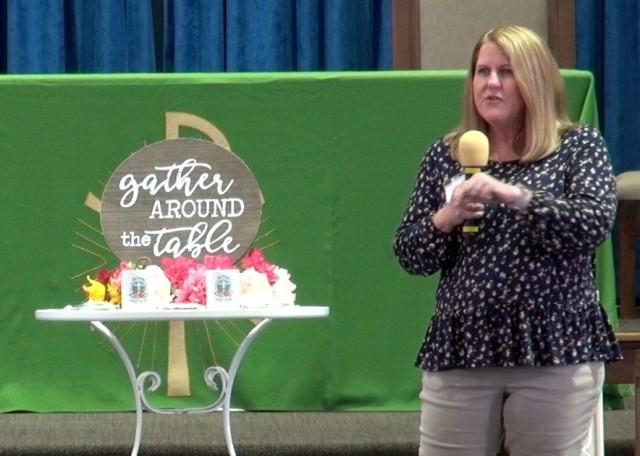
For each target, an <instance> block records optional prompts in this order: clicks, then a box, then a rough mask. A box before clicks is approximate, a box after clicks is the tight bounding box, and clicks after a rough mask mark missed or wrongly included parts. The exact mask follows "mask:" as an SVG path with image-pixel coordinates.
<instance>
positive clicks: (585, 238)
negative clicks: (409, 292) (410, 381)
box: [394, 126, 622, 372]
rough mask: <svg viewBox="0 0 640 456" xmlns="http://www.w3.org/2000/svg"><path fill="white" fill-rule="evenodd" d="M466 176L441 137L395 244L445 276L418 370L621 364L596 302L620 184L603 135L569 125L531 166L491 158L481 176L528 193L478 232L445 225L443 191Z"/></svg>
mask: <svg viewBox="0 0 640 456" xmlns="http://www.w3.org/2000/svg"><path fill="white" fill-rule="evenodd" d="M461 172H462V170H461V167H460V165H459V163H458V162H456V161H455V160H454V159H453V158H451V155H450V151H449V146H448V145H447V144H446V143H445V142H443V140H442V139H440V140H438V141H436V142H435V143H434V144H433V145H432V146H431V147H430V148H429V149H428V150H427V152H426V154H425V156H424V158H423V160H422V162H421V165H420V170H419V173H418V177H417V179H416V183H415V186H414V189H413V193H412V194H411V197H410V200H409V205H408V208H407V210H406V213H405V215H404V217H403V220H402V224H401V225H400V227H399V228H398V230H397V232H396V235H395V238H394V252H395V255H396V257H397V259H398V261H399V262H400V265H401V266H402V267H403V268H404V269H405V270H406V271H408V272H409V273H411V274H420V275H430V274H434V273H436V272H438V271H439V272H440V280H439V284H438V288H437V292H436V310H435V313H434V315H433V317H432V319H431V322H430V324H429V328H428V330H427V334H426V336H425V340H424V342H423V344H422V347H421V349H420V352H419V354H418V357H417V360H416V366H418V367H420V368H422V369H425V370H427V371H434V372H435V371H440V370H445V369H452V368H474V367H482V366H554V365H566V364H576V363H585V362H594V361H614V360H618V359H621V357H622V356H621V352H620V347H619V345H618V343H617V341H616V338H615V335H614V332H613V329H612V327H611V325H610V323H609V321H608V319H607V316H606V313H605V311H604V309H603V308H602V306H601V305H600V303H599V299H598V291H597V287H596V284H595V280H594V258H595V253H594V252H595V248H596V246H597V245H598V244H600V243H602V242H603V241H604V240H605V239H606V238H607V236H608V234H609V233H610V231H611V228H612V226H613V221H614V217H615V211H616V187H615V185H616V184H615V179H614V177H613V173H612V169H611V164H610V161H609V155H608V152H607V148H606V145H605V142H604V140H603V138H602V136H601V135H600V133H599V132H598V131H597V130H596V129H594V128H592V127H589V126H580V127H576V128H574V129H571V130H568V131H567V132H565V133H564V134H563V135H562V138H561V141H560V144H559V146H558V148H557V150H556V151H555V152H554V153H552V154H551V155H549V156H547V157H545V158H544V159H542V160H539V161H537V162H535V163H524V164H523V163H520V162H518V161H511V162H491V161H490V162H489V163H488V166H487V168H486V169H485V172H486V173H488V174H490V175H491V176H493V177H495V178H497V179H499V180H502V181H504V182H507V183H510V184H520V185H523V186H525V187H527V188H528V189H530V190H531V191H532V192H533V195H532V198H531V201H530V203H529V205H528V207H527V209H526V210H524V211H518V210H517V209H514V208H510V207H507V206H506V205H504V204H493V205H491V204H490V205H487V206H486V207H485V215H484V218H483V219H482V223H481V229H480V232H479V233H478V234H476V235H475V236H474V239H473V240H472V241H467V242H465V241H464V239H463V237H462V231H461V228H460V227H458V228H457V229H456V230H454V231H452V232H451V233H444V232H442V231H440V230H438V229H437V228H436V227H435V226H434V225H433V223H432V217H433V215H434V214H435V213H436V212H437V211H438V209H439V208H441V207H442V206H443V205H444V204H445V198H446V196H445V186H446V185H447V184H448V183H449V182H450V181H451V179H452V178H453V177H455V176H457V175H459V174H460V173H461Z"/></svg>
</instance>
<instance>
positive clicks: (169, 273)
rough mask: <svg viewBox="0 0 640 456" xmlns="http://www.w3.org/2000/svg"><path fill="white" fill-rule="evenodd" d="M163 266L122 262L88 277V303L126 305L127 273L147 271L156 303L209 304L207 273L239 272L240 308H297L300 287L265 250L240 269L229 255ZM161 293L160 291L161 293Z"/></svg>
mask: <svg viewBox="0 0 640 456" xmlns="http://www.w3.org/2000/svg"><path fill="white" fill-rule="evenodd" d="M160 264H161V265H160V266H157V265H148V266H146V267H145V266H144V264H141V263H138V264H136V263H132V262H122V263H120V265H119V267H118V268H116V269H114V270H112V271H108V270H101V271H99V272H98V273H97V274H96V277H95V278H91V277H87V280H88V282H89V283H88V284H86V285H84V286H83V287H82V288H83V290H84V291H85V294H86V297H87V300H89V301H92V302H107V303H111V304H114V305H116V306H118V307H119V306H120V305H121V303H122V275H123V271H127V270H136V269H144V270H145V271H152V274H151V277H152V280H153V286H152V287H151V288H152V289H154V290H156V295H155V296H154V298H155V300H156V301H158V302H165V303H174V304H201V305H206V304H207V271H210V270H237V271H239V275H240V293H239V303H238V304H239V305H240V306H243V307H251V306H252V305H255V306H261V307H262V306H284V305H293V304H294V303H295V298H296V295H295V293H294V291H295V289H296V285H295V284H294V283H293V282H291V276H290V274H289V272H288V271H287V270H286V269H284V268H281V267H278V266H276V265H275V264H273V263H271V262H269V261H267V259H266V258H265V256H264V253H263V251H262V249H259V248H253V249H251V250H250V251H249V252H248V253H247V254H246V255H245V256H244V257H242V258H241V259H240V267H237V266H236V265H235V264H234V261H233V258H232V257H231V256H230V255H227V254H219V255H206V256H205V257H204V259H203V261H202V262H198V261H197V260H195V259H192V258H186V257H177V258H168V257H165V258H162V259H161V261H160ZM157 290H160V291H159V292H158V291H157Z"/></svg>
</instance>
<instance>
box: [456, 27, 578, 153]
mask: <svg viewBox="0 0 640 456" xmlns="http://www.w3.org/2000/svg"><path fill="white" fill-rule="evenodd" d="M485 43H495V44H497V45H498V46H500V48H501V49H502V50H503V51H504V53H505V54H506V55H507V57H508V58H509V61H510V64H511V68H512V70H513V75H514V78H515V81H516V85H517V86H518V90H519V91H520V94H521V96H522V99H523V101H524V105H525V108H524V110H525V112H524V126H523V127H524V128H523V131H522V132H521V134H520V137H519V140H518V147H519V148H520V150H518V151H517V152H518V153H519V154H520V156H521V161H523V162H532V161H536V160H539V159H540V158H542V157H545V156H547V155H549V154H550V153H552V152H553V151H554V150H555V148H556V147H557V145H558V139H559V135H560V133H561V132H563V131H564V130H566V129H569V128H572V127H574V126H575V124H573V123H572V122H571V120H570V119H569V115H568V111H567V94H566V89H565V86H564V81H563V79H562V76H561V75H560V70H559V69H558V64H557V63H556V60H555V59H554V57H553V55H552V54H551V51H550V50H549V47H548V46H547V44H546V43H545V42H544V41H543V40H542V38H540V36H538V35H537V34H536V33H535V32H533V31H532V30H530V29H528V28H526V27H521V26H516V25H502V26H499V27H496V28H494V29H492V30H489V31H488V32H486V33H484V34H483V35H482V36H481V37H480V39H479V40H478V42H477V43H476V45H475V47H474V49H473V53H472V55H471V66H470V67H469V73H468V74H467V78H466V81H465V89H464V106H463V117H462V125H461V126H459V127H458V128H456V129H455V130H454V131H452V132H450V133H449V134H447V135H446V137H445V141H447V142H448V143H450V144H451V146H452V147H451V152H452V154H453V156H454V157H455V158H457V153H458V151H457V149H458V140H459V139H460V136H461V135H462V134H463V133H464V132H465V131H468V130H480V131H482V132H484V133H488V129H489V126H488V125H487V123H486V122H485V121H484V119H483V118H482V117H481V116H480V114H479V113H478V110H477V109H476V106H475V103H474V99H473V78H474V75H475V70H476V62H477V60H478V53H479V52H480V48H481V47H482V45H483V44H485Z"/></svg>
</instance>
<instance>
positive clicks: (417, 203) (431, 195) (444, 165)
mask: <svg viewBox="0 0 640 456" xmlns="http://www.w3.org/2000/svg"><path fill="white" fill-rule="evenodd" d="M459 173H460V167H459V165H458V164H457V163H456V162H455V161H454V160H453V159H451V157H450V156H449V147H448V146H447V145H446V144H445V143H444V142H443V141H442V140H438V141H436V142H435V143H434V144H433V145H432V146H431V147H429V149H428V150H427V152H426V153H425V155H424V157H423V159H422V161H421V163H420V168H419V171H418V175H417V177H416V180H415V184H414V187H413V192H412V193H411V197H410V198H409V203H408V205H407V209H406V211H405V213H404V217H403V218H402V222H401V224H400V226H399V228H398V229H397V231H396V233H395V237H394V242H393V248H394V253H395V255H396V258H397V259H398V262H399V263H400V265H401V266H402V267H403V268H404V269H405V270H406V271H407V272H409V273H411V274H418V275H430V274H433V273H435V272H437V271H438V270H440V269H441V268H442V267H443V266H444V265H445V264H447V262H450V261H451V259H452V258H453V257H454V256H455V252H456V251H457V250H458V248H459V239H458V238H457V236H456V235H455V234H454V233H444V232H442V231H440V230H439V229H438V228H436V227H435V226H434V225H433V222H432V219H433V215H434V214H435V213H436V212H437V211H438V210H439V209H440V208H441V207H442V206H443V205H444V204H445V202H446V195H445V186H446V185H447V184H448V183H449V181H450V180H451V178H452V177H454V176H455V175H457V174H459Z"/></svg>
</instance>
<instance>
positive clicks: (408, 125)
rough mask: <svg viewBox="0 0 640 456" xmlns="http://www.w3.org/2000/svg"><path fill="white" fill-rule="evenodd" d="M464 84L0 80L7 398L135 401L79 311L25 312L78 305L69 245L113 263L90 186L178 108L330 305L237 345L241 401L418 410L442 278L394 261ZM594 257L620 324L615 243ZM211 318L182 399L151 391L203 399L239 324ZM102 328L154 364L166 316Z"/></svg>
mask: <svg viewBox="0 0 640 456" xmlns="http://www.w3.org/2000/svg"><path fill="white" fill-rule="evenodd" d="M564 76H565V77H566V81H567V85H568V89H569V93H570V103H571V114H572V117H573V118H574V119H576V120H582V121H585V122H590V123H595V122H596V121H597V114H596V108H595V96H594V90H593V79H592V77H591V75H590V74H589V73H587V72H582V71H565V72H564ZM463 79H464V73H463V72H462V71H445V72H357V73H356V72H354V73H281V74H273V73H271V74H270V73H262V74H191V75H180V74H173V75H171V74H162V75H91V76H89V75H75V76H71V75H61V76H2V77H0V100H2V101H1V105H0V106H1V108H0V138H2V140H1V142H0V149H1V157H2V166H1V167H0V179H1V182H2V187H1V190H0V208H1V210H2V215H3V221H2V228H1V229H2V235H1V240H2V245H3V255H2V263H1V264H2V276H3V277H4V280H3V281H2V283H1V285H0V291H1V293H2V305H1V306H0V320H1V322H2V328H3V331H2V332H1V334H0V359H2V361H3V362H2V363H1V364H0V411H12V410H30V411H39V412H47V411H118V410H131V409H132V407H133V400H132V393H131V391H130V386H129V384H128V381H127V377H126V374H125V371H124V368H123V367H122V365H121V363H120V360H119V358H118V356H117V354H116V353H115V352H114V351H113V350H112V349H111V347H110V345H109V344H108V343H104V342H103V341H102V340H101V336H100V335H99V334H98V333H96V332H93V331H91V330H90V328H89V326H88V325H86V324H81V323H60V322H44V321H36V320H35V319H34V311H35V310H36V309H39V308H59V307H63V306H64V305H65V304H68V303H77V302H80V301H81V300H83V295H82V293H81V292H79V291H78V287H79V286H80V285H81V284H82V283H83V282H84V280H83V277H84V275H83V274H81V273H82V272H83V271H86V270H87V269H88V268H90V267H92V266H93V265H95V264H96V263H98V258H97V257H95V256H93V255H91V254H89V253H87V252H86V251H84V250H81V249H80V248H77V247H74V245H75V246H78V247H81V248H85V249H87V250H90V251H94V252H95V251H98V252H100V254H101V255H104V256H105V257H106V260H107V263H108V264H107V265H108V266H110V267H112V266H114V265H115V264H116V262H115V259H114V258H113V257H111V256H109V254H108V253H107V252H104V251H103V250H102V249H100V248H99V247H98V246H97V245H96V244H104V241H103V238H102V237H101V236H100V234H99V233H96V232H94V231H92V229H91V228H90V227H95V228H98V227H99V217H98V215H97V214H96V213H94V212H92V211H91V210H90V209H88V208H86V207H85V206H84V205H83V202H84V199H85V196H86V194H87V193H88V192H90V191H91V192H94V193H95V194H97V195H98V196H99V195H101V193H102V189H103V186H104V184H105V183H106V181H107V179H108V177H109V175H110V172H112V171H113V170H115V168H116V167H117V166H118V165H119V164H120V163H121V162H122V161H123V160H124V159H125V158H126V157H127V156H128V155H129V154H131V153H132V152H134V151H136V150H138V149H140V148H141V147H143V146H144V145H145V144H149V143H152V142H155V141H159V140H162V139H164V135H165V133H164V128H165V113H166V112H170V111H178V112H187V113H191V114H194V115H196V116H200V117H202V118H204V119H206V120H207V121H209V122H211V123H213V124H215V125H216V126H217V127H218V128H219V129H220V130H221V131H222V132H223V133H224V134H225V135H226V137H227V138H228V139H229V141H230V144H231V149H232V150H233V151H234V152H235V153H236V154H237V155H239V156H240V157H241V158H242V159H243V160H244V161H245V162H246V163H247V165H248V166H249V167H250V168H251V169H252V171H253V173H254V175H255V177H256V179H257V181H258V183H259V185H260V187H261V189H262V192H263V194H264V197H265V199H266V204H265V206H264V211H263V212H264V214H263V215H264V218H265V221H264V223H263V226H262V227H261V230H260V232H261V233H270V234H267V235H266V236H265V237H264V238H263V239H260V240H259V241H258V242H257V245H259V246H267V245H268V244H271V243H272V242H277V243H276V244H275V245H273V246H271V247H268V248H267V250H266V254H267V257H268V258H269V259H270V260H272V261H274V262H275V263H277V264H279V265H281V266H283V267H285V268H287V269H289V270H290V271H291V273H292V279H293V281H294V282H295V283H296V284H297V285H298V303H299V304H301V305H327V306H329V307H330V308H331V314H330V316H329V318H327V319H321V320H295V321H293V320H291V321H276V322H273V323H272V324H271V325H270V326H269V327H268V328H267V329H266V330H265V332H264V333H263V334H262V335H261V337H259V338H258V339H257V340H256V342H255V343H254V345H253V346H252V347H251V349H250V350H249V352H248V353H247V356H246V358H245V362H244V363H243V365H242V366H241V368H240V371H239V374H238V378H237V382H236V385H235V389H234V397H233V401H232V405H233V406H235V407H242V408H247V409H253V410H273V409H277V410H280V409H286V410H307V409H309V410H311V409H314V410H326V409H351V410H356V409H358V410H415V409H417V408H418V399H417V394H418V391H419V387H420V372H419V371H418V370H417V369H416V368H415V367H413V361H414V358H415V354H416V351H417V349H418V347H419V345H420V342H421V340H422V337H423V335H424V331H425V324H426V322H427V320H428V318H429V316H430V313H431V311H432V308H433V305H432V300H433V298H432V297H433V292H434V285H435V282H436V278H435V277H432V278H422V277H412V276H409V275H408V274H406V273H405V272H404V271H402V270H401V269H400V267H399V266H398V265H397V264H396V262H395V260H394V257H393V254H392V250H391V237H392V235H393V233H394V230H395V228H396V226H397V224H398V223H399V221H400V217H401V215H402V213H403V211H404V208H405V204H406V202H407V199H408V197H409V192H410V191H411V188H412V185H413V180H414V177H415V173H416V171H417V168H418V163H419V160H420V158H421V156H422V154H423V152H424V150H425V148H426V146H427V145H428V144H429V143H431V142H432V141H433V140H434V139H436V137H437V136H438V135H440V134H442V133H444V132H446V131H447V130H449V129H450V128H452V127H453V126H454V125H456V123H457V121H458V119H459V108H460V106H461V92H462V84H463ZM182 136H196V137H197V136H198V134H197V133H196V132H194V131H185V132H182ZM272 230H273V231H272ZM81 235H82V236H85V237H84V238H83V237H81ZM598 264H599V271H598V276H599V283H600V288H601V290H602V296H603V298H604V302H605V307H606V308H607V309H608V310H609V311H610V314H611V317H612V319H614V320H616V321H617V317H616V316H615V286H614V279H613V277H614V271H613V263H612V254H611V247H610V244H609V243H607V244H606V245H605V246H604V247H603V248H602V250H601V251H600V253H599V256H598ZM78 274H80V277H78V278H75V279H72V277H74V276H76V275H78ZM207 326H208V329H207V330H208V331H209V336H208V337H207V335H206V333H205V331H204V329H205V325H204V324H196V323H189V324H187V340H188V344H189V350H190V351H189V357H190V360H191V377H192V385H193V396H192V397H191V398H178V399H168V398H166V397H165V395H164V391H165V390H164V388H162V387H161V388H160V391H159V392H158V393H154V396H155V397H156V400H157V401H158V403H159V404H160V405H164V404H169V403H171V404H174V405H179V406H184V405H187V404H189V405H191V404H194V403H201V402H202V400H204V399H206V398H209V397H210V396H209V392H208V391H206V390H205V388H204V386H202V385H203V383H204V382H203V381H202V380H201V375H202V371H203V366H204V365H206V364H207V363H208V362H209V361H210V360H211V359H212V358H213V356H214V355H215V357H216V359H217V360H218V361H224V360H225V359H228V353H229V352H230V350H231V349H232V347H233V344H234V343H235V342H237V341H238V340H239V339H240V337H241V335H242V333H244V332H246V331H247V330H248V328H249V327H250V324H249V323H248V322H238V323H237V324H235V325H232V324H230V323H221V324H216V323H210V324H209V325H207ZM111 327H112V328H114V330H115V331H116V332H117V333H118V334H119V335H120V336H121V337H123V338H124V342H125V344H126V346H127V347H128V349H129V351H130V353H131V354H132V358H133V361H134V363H139V365H140V368H141V369H147V368H154V369H158V370H160V372H161V373H162V374H163V375H164V366H165V365H166V325H163V324H149V325H144V324H138V325H131V324H128V325H121V326H115V325H111ZM234 341H235V342H234ZM210 346H213V347H214V350H213V354H212V353H211V349H210ZM140 347H142V348H140ZM203 359H204V361H203Z"/></svg>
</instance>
